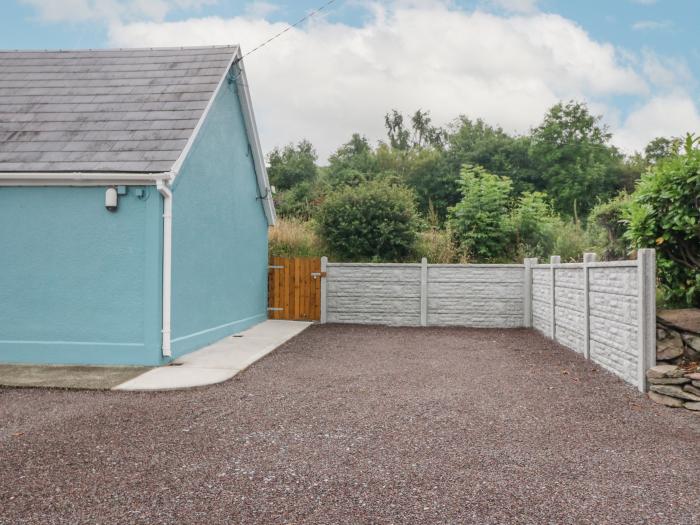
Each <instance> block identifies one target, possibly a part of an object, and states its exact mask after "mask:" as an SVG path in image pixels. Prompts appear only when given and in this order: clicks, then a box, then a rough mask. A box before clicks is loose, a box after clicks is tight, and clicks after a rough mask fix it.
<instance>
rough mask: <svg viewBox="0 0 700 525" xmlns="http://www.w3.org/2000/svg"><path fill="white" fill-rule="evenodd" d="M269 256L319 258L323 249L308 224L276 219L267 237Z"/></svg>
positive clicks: (323, 251)
mask: <svg viewBox="0 0 700 525" xmlns="http://www.w3.org/2000/svg"><path fill="white" fill-rule="evenodd" d="M268 238H269V251H270V255H272V256H275V257H320V256H322V255H325V251H326V250H325V247H324V246H323V243H322V242H321V239H319V238H318V236H317V235H316V232H315V231H314V229H313V226H312V225H311V223H310V222H305V221H302V220H299V219H284V218H279V219H277V223H276V224H275V226H273V227H272V228H270V232H269V235H268Z"/></svg>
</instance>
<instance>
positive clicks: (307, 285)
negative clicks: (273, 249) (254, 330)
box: [268, 257, 321, 321]
mask: <svg viewBox="0 0 700 525" xmlns="http://www.w3.org/2000/svg"><path fill="white" fill-rule="evenodd" d="M268 275H269V277H268V303H269V308H268V311H269V315H268V317H269V318H270V319H289V320H292V321H319V320H320V319H321V259H319V258H309V257H270V270H269V274H268Z"/></svg>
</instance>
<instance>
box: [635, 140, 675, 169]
mask: <svg viewBox="0 0 700 525" xmlns="http://www.w3.org/2000/svg"><path fill="white" fill-rule="evenodd" d="M679 148H680V140H679V139H676V138H670V139H669V138H667V137H656V138H655V139H653V140H652V141H650V142H649V144H647V145H646V147H645V148H644V158H645V160H646V161H647V162H648V163H649V164H656V163H657V162H659V161H660V160H662V159H667V158H668V157H671V156H673V155H675V154H677V153H678V150H679Z"/></svg>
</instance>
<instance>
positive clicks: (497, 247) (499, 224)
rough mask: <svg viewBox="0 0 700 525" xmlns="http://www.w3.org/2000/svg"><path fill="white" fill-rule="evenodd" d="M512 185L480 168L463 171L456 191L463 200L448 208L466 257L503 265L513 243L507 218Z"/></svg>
mask: <svg viewBox="0 0 700 525" xmlns="http://www.w3.org/2000/svg"><path fill="white" fill-rule="evenodd" d="M511 187H512V184H511V181H510V179H508V178H506V177H499V176H497V175H493V174H491V173H489V172H487V171H486V170H484V169H483V168H482V167H481V166H465V167H464V168H462V171H461V175H460V179H459V189H460V193H461V194H462V200H461V201H459V202H458V203H457V204H456V205H455V206H453V207H452V208H450V210H449V212H450V215H449V224H450V227H451V228H452V231H453V232H454V235H455V237H456V239H457V240H458V242H459V243H460V245H461V246H462V248H463V249H464V250H465V251H466V252H467V254H468V255H469V257H471V258H473V259H476V260H479V261H502V260H506V259H507V253H508V251H509V248H510V246H511V243H512V240H513V231H512V227H511V223H510V220H509V217H508V212H509V210H508V207H509V203H510V198H511V197H510V192H511Z"/></svg>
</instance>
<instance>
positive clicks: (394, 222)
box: [316, 181, 419, 261]
mask: <svg viewBox="0 0 700 525" xmlns="http://www.w3.org/2000/svg"><path fill="white" fill-rule="evenodd" d="M316 222H317V230H318V233H319V234H320V236H321V238H322V239H323V240H324V242H325V243H326V244H327V245H328V248H329V250H330V253H331V255H332V256H333V257H337V258H340V259H343V260H374V261H401V260H404V259H405V258H406V257H408V256H409V255H410V253H411V249H412V248H413V246H414V243H415V241H416V235H417V232H418V227H419V221H418V215H417V213H416V207H415V201H414V195H413V193H412V192H411V191H410V190H409V189H407V188H404V187H401V186H393V185H391V184H389V183H388V182H386V181H370V182H364V183H361V184H359V185H357V186H354V187H344V188H340V189H338V190H337V191H335V192H333V193H331V194H330V195H329V196H328V197H327V198H326V200H325V202H324V203H323V204H322V205H321V207H320V209H319V211H318V215H317V217H316Z"/></svg>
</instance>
